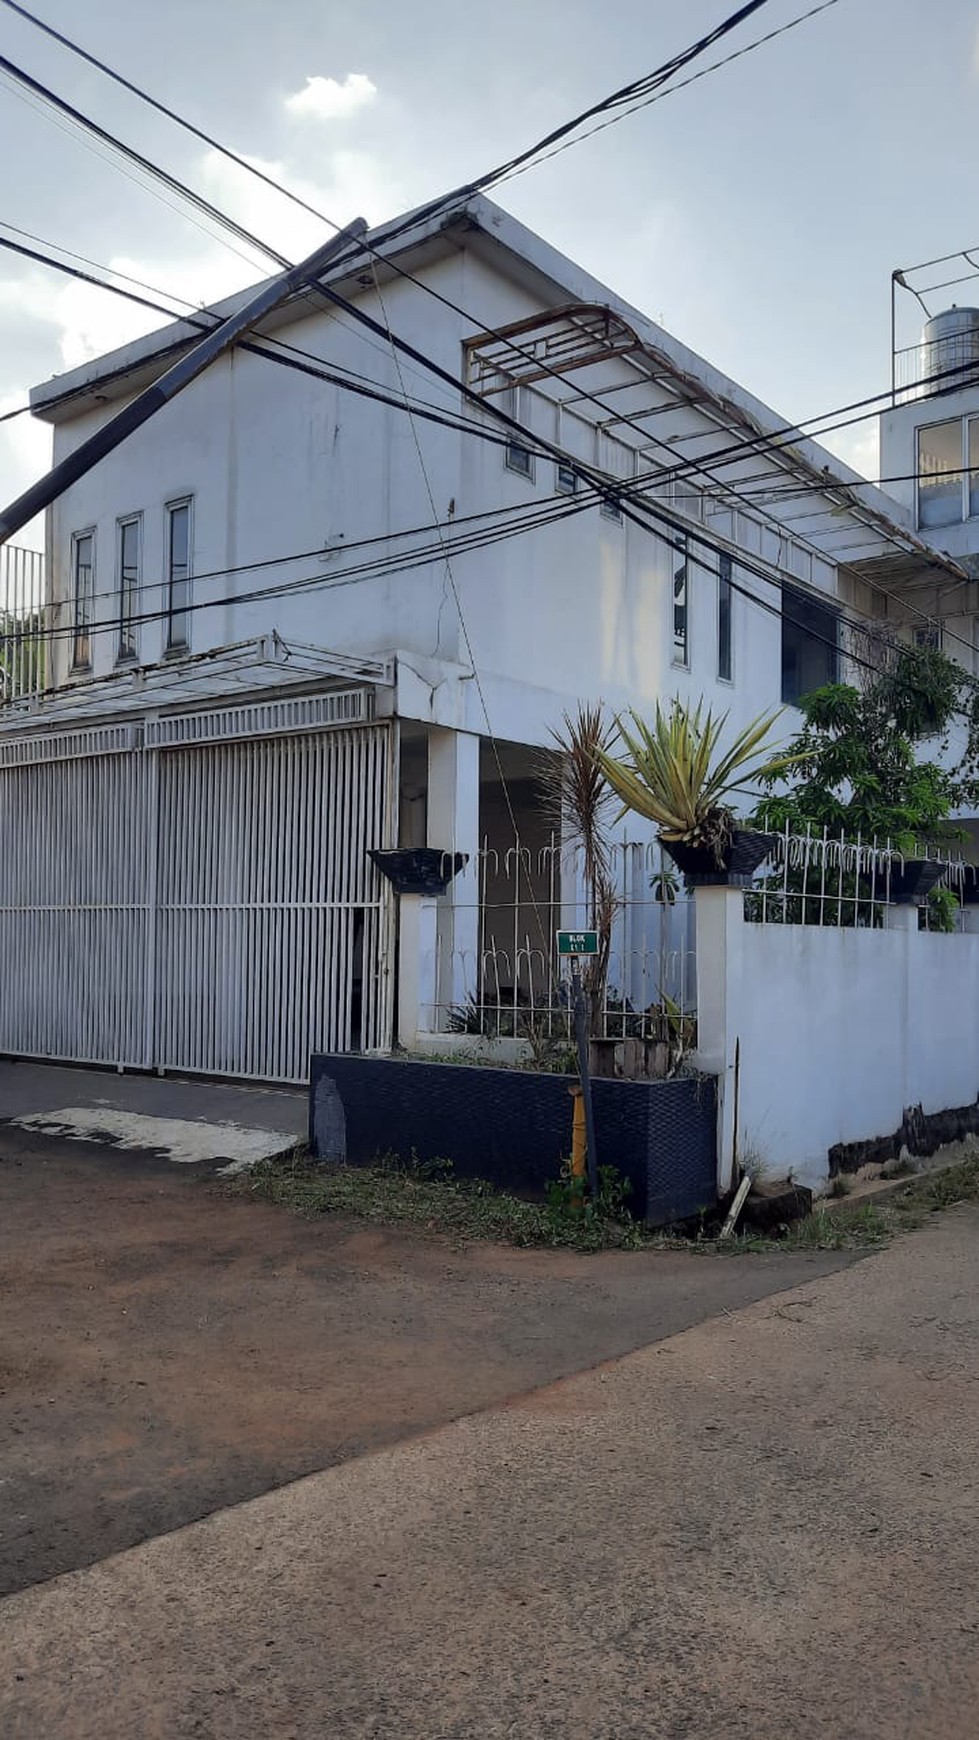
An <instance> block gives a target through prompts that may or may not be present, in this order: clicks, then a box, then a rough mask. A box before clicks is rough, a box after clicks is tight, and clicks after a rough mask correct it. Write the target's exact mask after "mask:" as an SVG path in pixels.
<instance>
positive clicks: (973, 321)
mask: <svg viewBox="0 0 979 1740" xmlns="http://www.w3.org/2000/svg"><path fill="white" fill-rule="evenodd" d="M921 361H922V368H921V375H922V383H923V385H924V387H925V391H926V392H941V391H942V390H943V389H945V390H947V389H948V388H949V387H955V386H959V385H961V386H965V385H966V384H968V383H970V382H972V381H976V380H979V308H946V309H945V310H944V312H943V313H942V314H935V315H933V316H932V318H931V319H930V320H929V321H927V323H926V325H925V329H924V332H923V333H922V335H921ZM970 364H971V365H972V366H971V367H970ZM935 376H940V377H942V378H941V379H938V380H936V379H935Z"/></svg>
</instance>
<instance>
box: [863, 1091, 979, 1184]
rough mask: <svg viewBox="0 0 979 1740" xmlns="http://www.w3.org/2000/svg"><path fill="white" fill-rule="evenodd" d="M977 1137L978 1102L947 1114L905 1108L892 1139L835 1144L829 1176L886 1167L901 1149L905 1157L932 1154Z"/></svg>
mask: <svg viewBox="0 0 979 1740" xmlns="http://www.w3.org/2000/svg"><path fill="white" fill-rule="evenodd" d="M977 1134H979V1100H977V1101H976V1102H975V1104H974V1105H971V1106H957V1107H955V1108H954V1109H953V1110H952V1111H948V1112H923V1111H922V1110H921V1107H920V1106H909V1108H908V1110H907V1111H906V1112H905V1114H904V1117H903V1119H902V1122H901V1125H900V1128H899V1129H897V1130H895V1131H894V1134H893V1135H892V1136H877V1137H875V1138H874V1140H873V1141H871V1142H838V1143H837V1145H836V1147H835V1148H831V1149H830V1151H829V1175H830V1177H831V1178H835V1177H836V1176H837V1174H838V1173H840V1172H859V1170H860V1168H861V1166H886V1165H887V1162H888V1161H889V1160H897V1159H898V1158H899V1157H900V1154H901V1151H902V1149H904V1148H906V1149H907V1151H908V1153H909V1154H915V1155H921V1156H922V1157H925V1156H926V1155H928V1154H934V1153H935V1152H936V1150H937V1149H938V1148H943V1147H944V1146H945V1143H946V1142H961V1140H962V1138H963V1136H974V1135H977Z"/></svg>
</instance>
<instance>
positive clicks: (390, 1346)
mask: <svg viewBox="0 0 979 1740" xmlns="http://www.w3.org/2000/svg"><path fill="white" fill-rule="evenodd" d="M846 1261H847V1259H846V1258H842V1257H838V1256H825V1257H812V1256H792V1257H789V1256H786V1257H751V1258H726V1259H717V1258H713V1257H709V1256H697V1255H690V1256H687V1255H684V1254H673V1253H629V1254H619V1253H610V1254H607V1255H602V1256H597V1257H592V1256H583V1255H580V1254H578V1253H571V1252H547V1251H516V1250H507V1249H502V1248H498V1247H473V1248H470V1249H467V1250H465V1251H459V1250H454V1249H453V1248H452V1247H451V1246H450V1245H448V1244H447V1243H446V1242H445V1241H444V1240H441V1239H437V1238H434V1237H432V1238H425V1237H418V1236H411V1237H409V1236H401V1235H396V1234H386V1233H384V1232H378V1231H370V1230H367V1231H365V1230H362V1229H360V1228H358V1227H357V1226H356V1225H355V1224H353V1223H351V1222H349V1221H345V1220H341V1219H339V1218H337V1219H335V1220H334V1219H329V1220H319V1221H316V1222H306V1221H302V1220H299V1219H295V1218H293V1217H292V1216H290V1215H289V1214H287V1213H285V1212H283V1211H280V1210H276V1209H273V1208H270V1207H267V1206H266V1205H264V1204H260V1203H257V1202H249V1201H243V1200H238V1199H234V1200H232V1199H228V1198H227V1197H226V1196H223V1195H221V1194H219V1192H218V1190H217V1189H216V1187H215V1185H214V1183H213V1180H211V1179H210V1178H209V1176H208V1175H206V1174H205V1175H204V1176H202V1175H200V1174H199V1173H198V1174H197V1175H194V1172H193V1170H192V1169H188V1168H174V1167H172V1166H166V1165H165V1164H164V1163H162V1162H155V1161H153V1160H151V1159H148V1158H145V1157H139V1156H136V1157H134V1156H132V1155H122V1154H119V1153H118V1152H115V1151H113V1150H111V1149H104V1150H103V1149H100V1148H98V1147H96V1146H93V1145H89V1144H78V1143H60V1144H59V1143H56V1142H51V1141H49V1140H45V1139H43V1138H31V1137H27V1136H23V1135H18V1134H17V1133H16V1132H14V1131H11V1130H9V1129H6V1130H3V1131H0V1594H9V1593H10V1592H11V1591H13V1590H17V1589H21V1588H24V1587H26V1586H28V1585H31V1584H34V1583H37V1582H39V1581H41V1580H43V1579H45V1578H50V1577H53V1576H56V1575H58V1574H59V1573H61V1572H65V1571H69V1570H72V1569H75V1568H77V1567H80V1566H85V1565H89V1564H92V1563H94V1562H96V1561H98V1560H101V1559H104V1558H106V1557H107V1556H108V1555H109V1554H112V1553H117V1552H119V1551H120V1550H121V1549H123V1548H126V1547H130V1546H132V1545H133V1544H135V1543H137V1542H140V1541H144V1540H146V1539H148V1538H150V1537H153V1536H156V1535H159V1534H162V1533H163V1532H165V1531H167V1530H171V1529H175V1528H178V1527H180V1526H181V1525H182V1524H185V1523H188V1522H190V1521H192V1520H194V1519H196V1518H200V1517H202V1516H205V1515H207V1514H208V1513H210V1512H212V1511H216V1510H220V1509H222V1508H223V1507H225V1506H228V1505H232V1504H236V1503H238V1502H239V1501H241V1500H242V1499H248V1498H253V1497H255V1496H256V1495H258V1494H261V1493H264V1492H266V1491H268V1490H269V1489H271V1488H274V1487H278V1486H282V1485H283V1484H285V1483H286V1482H289V1481H291V1480H294V1479H296V1477H297V1476H300V1475H305V1474H309V1473H311V1472H313V1471H315V1470H320V1469H324V1468H328V1467H330V1466H332V1465H334V1464H336V1463H338V1462H341V1461H345V1460H348V1459H351V1458H356V1457H358V1456H360V1455H362V1454H363V1453H364V1452H365V1451H368V1450H376V1449H378V1448H380V1447H382V1446H385V1445H391V1444H393V1443H395V1442H396V1441H398V1440H400V1439H403V1438H405V1437H408V1436H410V1435H412V1434H416V1433H418V1432H421V1431H424V1430H425V1429H427V1428H431V1427H433V1426H436V1425H439V1424H441V1423H444V1422H446V1421H448V1420H451V1419H454V1418H457V1417H458V1416H461V1415H464V1414H467V1413H470V1412H472V1411H474V1410H476V1409H480V1408H484V1407H486V1406H487V1405H489V1404H491V1403H494V1402H499V1401H503V1400H506V1399H508V1398H511V1397H514V1396H519V1395H521V1394H525V1393H527V1392H528V1391H531V1390H533V1389H536V1388H537V1387H538V1386H540V1385H542V1384H546V1383H549V1382H551V1381H553V1380H554V1379H557V1378H561V1377H563V1376H566V1375H569V1374H571V1373H573V1372H576V1371H580V1370H583V1369H585V1368H587V1367H590V1366H593V1365H595V1364H596V1363H598V1362H599V1361H601V1360H604V1359H608V1358H610V1357H612V1356H614V1355H617V1354H621V1353H624V1352H627V1351H629V1350H631V1349H634V1348H637V1347H640V1346H643V1345H646V1344H648V1343H650V1342H654V1341H659V1340H662V1339H663V1338H665V1337H667V1336H669V1335H674V1334H676V1333H677V1332H678V1331H680V1330H683V1329H685V1328H687V1327H688V1326H689V1325H691V1324H694V1323H698V1322H701V1321H703V1320H704V1319H706V1318H710V1317H713V1316H716V1315H718V1314H719V1313H725V1312H730V1311H734V1310H737V1309H739V1308H740V1307H741V1306H743V1305H745V1304H747V1303H750V1302H751V1301H752V1300H756V1299H759V1298H763V1297H765V1296H766V1295H767V1294H770V1293H772V1292H774V1291H776V1290H777V1289H780V1288H784V1287H786V1286H793V1285H796V1284H798V1283H801V1282H803V1281H806V1280H811V1279H814V1278H816V1277H818V1276H820V1275H825V1274H828V1273H831V1272H832V1271H833V1270H835V1269H837V1268H839V1267H841V1266H843V1264H844V1263H845V1262H846Z"/></svg>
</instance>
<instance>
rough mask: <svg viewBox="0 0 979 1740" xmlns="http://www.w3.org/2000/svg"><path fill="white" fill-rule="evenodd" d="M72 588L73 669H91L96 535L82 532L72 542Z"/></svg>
mask: <svg viewBox="0 0 979 1740" xmlns="http://www.w3.org/2000/svg"><path fill="white" fill-rule="evenodd" d="M71 565H72V589H73V592H74V606H75V633H74V642H73V647H72V658H71V662H72V668H73V669H74V670H76V671H83V670H87V669H88V667H89V666H90V665H91V663H92V609H93V605H94V600H95V533H94V532H79V533H77V534H76V536H75V537H74V539H73V540H72V552H71Z"/></svg>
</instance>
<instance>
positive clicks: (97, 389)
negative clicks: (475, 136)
mask: <svg viewBox="0 0 979 1740" xmlns="http://www.w3.org/2000/svg"><path fill="white" fill-rule="evenodd" d="M463 246H465V247H470V248H473V249H474V250H476V251H477V252H479V253H480V254H482V255H484V256H486V257H488V258H492V256H493V255H494V254H497V257H498V250H503V251H504V252H505V253H506V255H507V256H508V262H507V265H508V271H509V272H510V274H511V275H514V274H516V275H517V276H518V277H521V278H522V279H523V280H524V281H526V282H527V283H528V285H529V286H530V287H531V288H532V289H533V290H534V292H535V293H536V294H537V295H539V297H540V299H541V306H542V309H543V310H547V309H559V308H560V309H563V308H566V307H567V306H568V305H569V304H574V303H581V304H586V305H589V306H590V307H591V308H593V309H594V308H597V309H600V310H607V311H608V313H609V316H610V318H611V322H612V323H613V324H616V325H617V326H618V327H619V328H624V329H625V330H626V331H627V332H628V333H629V334H630V335H631V336H632V338H633V339H634V341H635V349H636V351H637V352H640V353H642V355H643V357H644V359H645V362H646V365H647V368H648V373H649V376H650V378H651V379H654V380H655V381H656V383H657V386H659V387H661V386H662V385H663V383H664V382H665V381H668V382H669V383H670V387H671V390H674V391H675V392H676V396H677V401H678V403H683V404H686V405H693V406H696V407H697V408H699V409H701V410H703V411H704V412H705V413H706V414H707V415H708V416H709V417H712V418H714V419H716V420H717V421H718V422H719V423H720V424H721V425H723V426H724V427H725V428H726V429H728V430H731V429H732V428H733V429H735V430H737V431H739V432H741V433H742V434H743V435H744V437H746V438H748V439H749V440H750V439H752V438H754V437H759V438H760V439H762V440H764V439H765V438H769V437H775V436H777V437H779V438H780V442H779V448H778V460H779V464H780V466H784V468H785V470H786V473H787V474H788V475H789V476H796V477H798V478H800V480H801V481H803V483H804V486H805V487H806V488H808V489H812V488H813V487H814V486H819V488H820V489H825V490H826V492H827V493H828V494H829V495H830V496H831V497H832V498H834V499H835V500H837V501H838V502H839V505H840V508H841V510H842V512H843V514H844V515H846V514H853V515H854V516H855V517H856V519H857V520H858V521H859V522H860V524H861V526H863V527H865V528H866V529H867V531H868V532H869V533H870V534H871V541H873V538H874V536H879V537H880V539H881V540H882V541H883V543H884V544H886V545H887V546H888V556H887V559H888V562H889V577H890V578H892V579H894V580H897V579H899V578H900V577H902V575H903V574H904V573H905V572H906V571H908V570H910V569H912V568H913V569H917V570H920V568H921V566H922V565H923V564H925V565H927V566H930V567H938V568H940V569H943V570H944V571H945V572H946V573H948V574H951V575H954V576H955V577H956V578H962V577H964V576H963V573H962V571H961V570H960V569H959V567H958V564H957V563H955V562H953V561H952V560H951V558H949V557H947V556H945V555H944V554H943V553H942V552H940V551H937V550H936V549H935V548H933V547H932V546H931V545H929V544H927V543H925V542H924V541H923V540H922V539H921V538H919V537H918V536H917V534H916V533H915V531H914V529H913V527H912V526H911V523H910V516H909V515H908V514H907V512H906V510H905V509H903V508H902V507H901V506H900V504H898V503H896V502H895V501H893V500H892V498H891V497H890V496H888V495H886V494H884V492H883V491H881V490H879V489H877V488H875V487H873V486H871V485H869V484H868V483H867V481H866V479H864V478H862V477H861V476H860V474H859V472H857V471H854V470H853V469H852V468H851V467H850V466H848V465H845V464H844V463H843V462H842V461H841V460H839V459H837V458H836V456H835V455H834V454H831V453H830V452H829V451H828V450H827V449H826V448H824V447H821V446H819V444H818V443H817V442H815V441H811V440H809V439H807V438H806V437H804V436H799V437H798V438H795V439H792V440H786V439H785V432H786V425H785V420H784V419H783V418H781V417H779V416H778V415H777V414H776V413H775V412H774V411H773V410H772V409H771V408H770V406H768V405H766V404H764V403H763V402H762V401H761V400H760V399H757V398H755V397H754V395H753V394H751V393H749V392H748V391H747V390H746V389H745V388H744V387H742V386H740V385H739V384H738V383H737V382H735V381H733V380H731V379H730V378H729V377H728V376H727V375H725V374H723V372H722V371H721V370H719V369H717V368H715V367H714V366H713V364H711V363H709V362H707V361H706V359H705V358H703V357H701V356H699V355H698V354H697V353H696V351H693V350H691V349H690V348H689V347H688V346H687V345H684V344H682V343H681V342H680V340H679V339H677V338H675V337H674V336H673V335H672V334H671V333H669V332H667V331H665V330H664V328H662V327H661V326H658V325H657V324H656V323H655V322H654V321H652V320H649V319H648V318H647V316H646V315H644V314H642V313H641V312H640V311H639V310H638V309H636V308H633V307H632V306H631V305H630V304H629V303H627V302H625V301H624V300H623V299H622V298H621V297H619V296H617V295H616V294H615V292H614V291H613V290H611V289H609V287H608V286H607V285H605V284H602V283H601V282H600V281H599V280H598V279H596V278H594V277H592V276H591V274H590V273H588V272H586V271H585V270H584V269H583V268H582V267H581V266H579V265H577V264H576V263H575V262H574V261H573V260H570V259H568V257H567V256H566V255H564V254H562V253H561V252H560V251H559V250H558V249H556V248H554V247H552V246H551V245H550V244H549V243H548V242H546V241H544V240H543V238H542V237H540V236H538V235H536V234H535V233H534V231H532V230H530V229H528V228H527V227H526V226H525V225H524V224H522V223H520V222H519V221H518V220H517V219H516V218H514V217H512V216H511V215H510V214H509V213H508V212H506V211H504V210H503V209H502V207H500V206H498V205H496V204H494V202H493V201H492V200H489V199H486V198H485V197H483V196H482V195H477V196H476V197H473V198H469V199H466V200H463V201H460V202H458V203H457V204H456V205H454V206H450V207H449V208H448V209H447V210H435V211H434V212H433V211H432V210H431V208H428V207H426V208H425V209H424V210H423V211H421V212H420V213H419V214H418V216H417V218H415V217H414V215H413V214H411V213H409V214H407V216H405V217H401V218H398V219H396V220H393V221H392V222H391V223H389V224H383V225H380V226H378V227H377V228H376V229H374V230H372V231H370V232H369V233H368V235H367V236H366V237H365V239H364V242H363V243H362V244H361V248H360V251H359V252H358V254H357V255H356V256H355V257H354V258H353V260H352V261H350V262H348V263H345V264H343V265H341V266H339V267H337V268H335V270H334V271H332V272H331V273H329V274H327V275H326V276H325V278H324V282H325V283H328V284H330V286H331V287H332V288H334V289H336V290H337V291H339V292H340V293H341V294H347V295H356V293H357V291H358V290H360V289H363V288H369V287H371V285H372V284H373V277H372V275H371V273H370V271H369V267H370V266H371V265H372V264H374V263H376V262H377V260H378V256H384V257H386V258H388V259H391V260H393V261H396V262H397V265H398V267H400V268H401V270H407V271H417V270H418V268H419V267H421V266H423V265H427V264H430V263H431V262H432V261H433V260H435V259H437V258H439V257H444V256H446V255H448V254H450V253H452V252H455V251H457V250H458V249H459V248H460V247H463ZM381 275H382V277H383V267H382V268H381ZM255 289H256V287H255V286H249V287H248V288H247V289H245V290H243V291H240V292H238V293H236V294H235V295H234V296H230V297H226V298H225V299H223V300H222V301H220V302H217V303H214V304H212V305H211V307H210V308H209V309H207V310H204V312H206V313H209V314H211V315H213V316H217V317H219V318H222V319H225V318H227V317H228V316H229V315H230V314H233V313H235V312H237V310H238V309H239V308H241V307H242V305H243V304H244V303H245V302H246V301H247V299H248V298H249V297H251V296H253V295H254V294H255ZM303 305H305V306H306V307H307V308H308V310H309V313H310V314H313V313H316V312H319V311H321V310H322V307H323V303H322V301H321V300H319V299H317V297H316V293H315V292H308V291H307V292H301V293H300V294H298V295H297V296H295V297H293V298H291V299H290V300H289V301H288V302H286V303H285V304H283V305H282V306H281V307H280V308H279V309H278V310H277V311H276V312H275V313H274V314H272V315H271V316H269V317H268V318H267V320H266V321H264V322H263V323H262V324H261V325H260V326H259V327H258V328H257V329H256V330H257V331H258V332H260V333H272V332H274V331H275V330H277V328H279V327H281V326H282V325H284V324H286V323H287V322H288V323H293V322H294V321H295V320H296V318H297V314H298V313H299V311H300V309H301V308H302V307H303ZM199 337H200V329H199V328H195V327H193V326H191V325H189V324H188V322H187V321H182V320H181V321H174V322H171V323H170V324H168V325H167V326H164V327H162V328H160V329H159V330H157V331H155V332H151V333H148V334H147V335H146V336H145V337H143V338H138V339H135V340H133V341H132V342H131V343H130V344H127V345H124V346H121V347H120V348H119V349H118V350H115V351H110V352H108V353H107V354H106V355H104V356H101V357H97V358H95V359H93V360H92V361H91V362H88V363H84V364H82V366H81V367H79V368H76V369H73V370H71V372H70V373H68V374H64V375H58V376H55V377H54V378H53V379H51V380H50V381H46V382H44V383H42V384H41V385H39V386H36V387H34V388H33V390H32V392H31V395H30V402H31V408H32V410H33V412H34V414H35V415H36V416H38V417H42V418H44V419H45V420H46V421H48V422H51V423H60V422H63V421H67V420H68V419H70V418H72V417H75V416H77V415H79V414H80V413H81V412H83V411H85V410H88V409H91V408H92V407H93V406H95V405H98V404H104V403H106V402H108V401H111V400H113V399H117V398H123V397H128V396H129V395H130V394H132V393H135V392H137V391H139V390H140V389H141V388H142V387H144V386H146V385H147V384H149V382H151V381H152V380H154V379H155V378H156V377H157V376H158V375H160V374H161V373H162V372H163V370H164V369H165V368H166V367H168V366H169V365H170V364H171V363H172V362H173V361H174V360H175V359H176V357H177V356H178V355H179V354H180V353H181V352H182V351H184V350H185V349H187V348H188V347H189V346H190V345H191V344H193V343H194V342H195V341H196V340H197V339H198V338H199ZM689 463H690V464H691V465H695V463H696V460H695V457H694V456H691V460H690V462H689ZM882 554H883V552H875V557H874V558H871V560H875V559H878V558H879V556H880V555H882ZM836 559H838V560H841V561H844V562H845V563H846V564H847V565H848V566H850V567H852V568H853V569H854V571H857V572H859V569H860V568H861V567H863V566H864V563H863V562H862V561H860V560H859V558H857V559H855V557H854V554H853V553H852V552H851V553H850V554H849V555H847V554H845V553H844V552H843V551H841V552H840V554H839V556H838V557H837V558H836Z"/></svg>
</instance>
